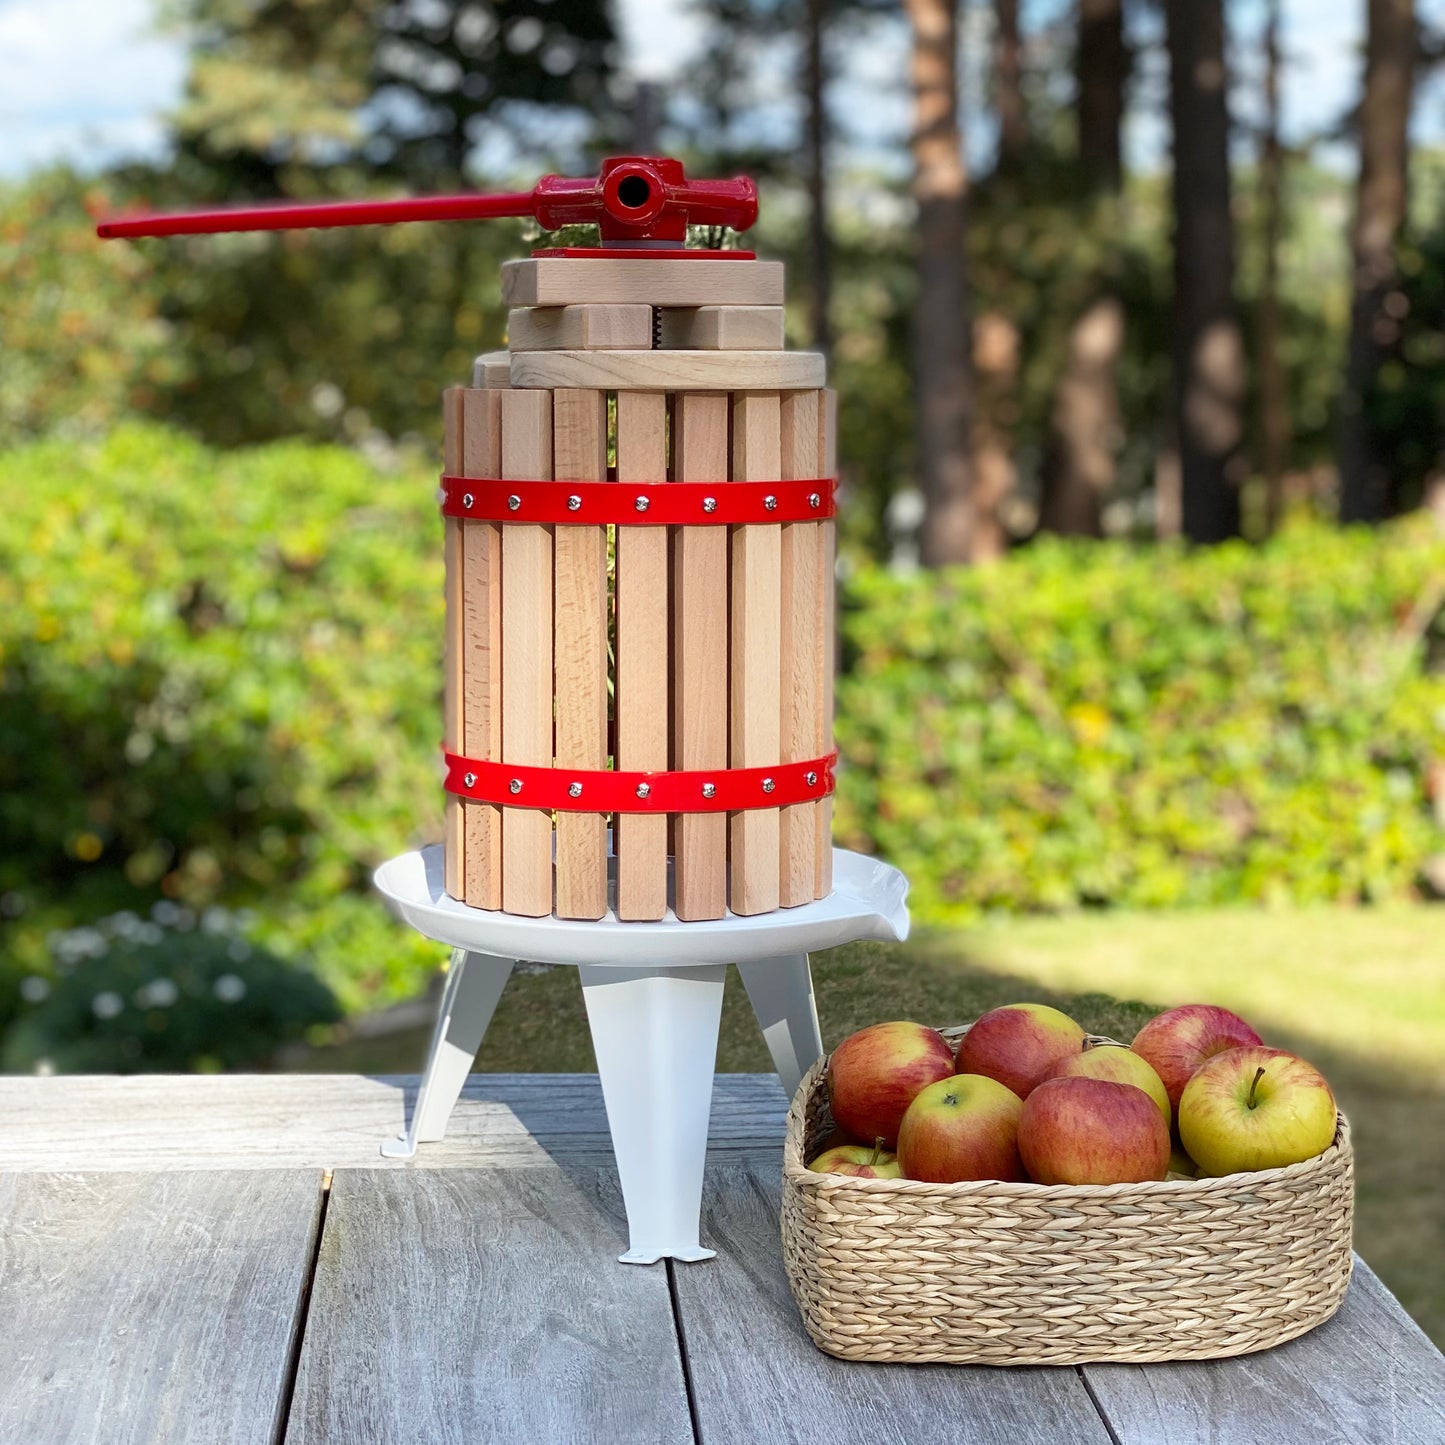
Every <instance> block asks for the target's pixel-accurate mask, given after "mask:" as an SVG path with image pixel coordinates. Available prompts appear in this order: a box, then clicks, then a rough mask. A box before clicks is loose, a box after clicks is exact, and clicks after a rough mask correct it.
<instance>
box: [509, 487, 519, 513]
mask: <svg viewBox="0 0 1445 1445" xmlns="http://www.w3.org/2000/svg"><path fill="white" fill-rule="evenodd" d="M521 509H522V499H521V498H520V497H519V496H518V495H517V494H516V493H515V492H513V493H512V495H511V496H510V497H508V498H507V510H508V511H509V512H519V511H521Z"/></svg>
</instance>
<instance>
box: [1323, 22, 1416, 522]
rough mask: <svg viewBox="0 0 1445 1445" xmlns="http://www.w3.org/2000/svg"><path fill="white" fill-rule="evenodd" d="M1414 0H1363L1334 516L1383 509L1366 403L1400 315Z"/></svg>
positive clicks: (1379, 458) (1386, 480) (1384, 476)
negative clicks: (1393, 299)
mask: <svg viewBox="0 0 1445 1445" xmlns="http://www.w3.org/2000/svg"><path fill="white" fill-rule="evenodd" d="M1416 42H1417V35H1416V26H1415V4H1414V0H1370V9H1369V35H1368V38H1367V40H1366V42H1365V87H1364V97H1363V99H1362V101H1361V103H1360V182H1359V192H1358V197H1357V200H1356V209H1355V225H1354V231H1353V234H1352V236H1351V248H1352V251H1353V256H1354V274H1353V287H1354V300H1353V304H1352V306H1351V311H1350V350H1349V359H1348V367H1347V370H1346V374H1345V389H1344V395H1343V396H1342V397H1341V399H1340V520H1341V521H1344V522H1372V521H1378V520H1379V519H1380V518H1381V517H1384V516H1387V515H1388V514H1389V512H1390V510H1391V506H1392V503H1393V500H1394V499H1393V497H1392V495H1391V493H1392V488H1391V485H1390V467H1389V456H1388V454H1387V453H1386V452H1385V451H1384V449H1383V448H1382V447H1381V445H1380V439H1379V438H1378V437H1375V436H1373V435H1372V434H1371V428H1370V422H1369V416H1368V414H1367V406H1368V402H1369V397H1370V392H1371V390H1372V389H1373V386H1374V383H1375V378H1376V377H1377V376H1378V374H1379V370H1380V366H1381V365H1382V363H1383V362H1384V361H1385V360H1386V359H1387V358H1388V357H1389V355H1390V354H1391V352H1392V351H1393V350H1394V349H1395V348H1396V346H1397V344H1398V341H1399V329H1400V328H1399V323H1398V321H1397V320H1395V319H1394V318H1392V317H1391V316H1390V315H1389V313H1388V311H1387V310H1386V309H1385V302H1386V299H1387V297H1388V296H1389V295H1390V293H1391V292H1392V291H1393V290H1394V289H1395V288H1396V286H1397V285H1398V282H1399V271H1398V265H1397V260H1396V255H1395V247H1396V244H1397V242H1398V240H1399V236H1400V229H1401V227H1402V226H1403V225H1404V222H1405V206H1406V196H1407V189H1406V183H1407V178H1408V167H1409V139H1408V129H1409V122H1410V101H1411V90H1412V81H1413V78H1414V69H1415V58H1416Z"/></svg>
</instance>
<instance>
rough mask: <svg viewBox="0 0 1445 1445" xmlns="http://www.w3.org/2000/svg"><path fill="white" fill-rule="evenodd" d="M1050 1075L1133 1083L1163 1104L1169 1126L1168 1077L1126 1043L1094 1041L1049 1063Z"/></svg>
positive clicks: (1113, 1082)
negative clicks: (1165, 1077)
mask: <svg viewBox="0 0 1445 1445" xmlns="http://www.w3.org/2000/svg"><path fill="white" fill-rule="evenodd" d="M1047 1077H1049V1078H1050V1079H1107V1080H1108V1081H1109V1082H1110V1083H1111V1084H1133V1086H1134V1087H1135V1088H1136V1089H1143V1091H1144V1092H1145V1093H1146V1094H1148V1095H1149V1097H1150V1098H1151V1099H1153V1100H1154V1102H1155V1103H1156V1104H1158V1105H1159V1112H1160V1113H1161V1114H1163V1116H1164V1127H1165V1128H1166V1129H1167V1128H1168V1127H1169V1123H1170V1121H1171V1120H1172V1119H1173V1117H1174V1115H1173V1112H1172V1111H1171V1110H1170V1108H1169V1095H1168V1094H1166V1093H1165V1092H1164V1081H1163V1080H1162V1079H1161V1078H1160V1077H1159V1075H1158V1074H1156V1073H1155V1072H1154V1070H1153V1069H1152V1068H1150V1066H1149V1065H1148V1064H1146V1063H1145V1062H1144V1060H1143V1059H1141V1058H1140V1057H1139V1055H1138V1054H1136V1053H1135V1052H1134V1051H1133V1049H1126V1048H1125V1047H1124V1045H1123V1044H1094V1045H1093V1046H1092V1047H1088V1048H1085V1050H1084V1051H1083V1053H1081V1054H1066V1055H1065V1056H1064V1057H1063V1058H1062V1059H1055V1060H1054V1062H1053V1063H1052V1064H1051V1065H1050V1066H1049V1072H1048V1075H1047Z"/></svg>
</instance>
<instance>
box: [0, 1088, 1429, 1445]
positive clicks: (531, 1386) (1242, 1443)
mask: <svg viewBox="0 0 1445 1445" xmlns="http://www.w3.org/2000/svg"><path fill="white" fill-rule="evenodd" d="M415 1088H416V1081H415V1080H414V1079H409V1078H394V1079H374V1078H353V1077H346V1078H329V1077H316V1076H302V1075H290V1076H272V1077H219V1078H128V1079H117V1078H75V1079H33V1078H10V1079H3V1080H0V1121H3V1122H0V1143H3V1150H4V1157H3V1161H0V1171H3V1172H0V1441H3V1442H7V1445H8V1442H17V1445H70V1442H74V1441H97V1442H101V1441H103V1442H106V1445H122V1442H137V1445H139V1442H144V1445H169V1442H173V1441H199V1442H206V1445H243V1442H250V1441H256V1442H262V1441H286V1442H290V1445H304V1442H321V1441H326V1442H346V1445H370V1442H393V1441H416V1442H418V1445H420V1442H427V1445H433V1442H451V1441H456V1442H466V1445H477V1442H483V1441H526V1442H528V1445H536V1442H550V1441H569V1442H570V1441H605V1442H627V1445H631V1442H634V1441H637V1442H643V1441H666V1442H691V1441H694V1440H697V1441H702V1442H707V1445H714V1442H740V1445H765V1442H770V1441H775V1440H788V1441H794V1440H796V1441H808V1442H826V1441H840V1442H842V1441H847V1442H859V1441H866V1442H882V1441H894V1442H905V1441H906V1442H920V1441H925V1440H948V1441H952V1442H965V1441H966V1442H970V1445H982V1442H993V1441H997V1442H1001V1445H1002V1442H1009V1445H1013V1442H1021V1441H1041V1442H1047V1445H1053V1442H1075V1441H1078V1442H1099V1445H1107V1442H1110V1441H1116V1442H1134V1441H1140V1442H1143V1441H1149V1442H1155V1441H1160V1442H1165V1441H1167V1442H1171V1445H1172V1442H1180V1445H1186V1442H1187V1445H1194V1442H1201V1445H1202V1442H1206V1441H1209V1442H1221V1445H1250V1442H1260V1445H1266V1442H1268V1445H1282V1442H1300V1445H1325V1442H1332V1441H1350V1442H1355V1445H1383V1442H1420V1445H1441V1442H1445V1357H1442V1356H1441V1355H1440V1354H1439V1352H1438V1351H1436V1349H1435V1348H1434V1346H1433V1345H1431V1344H1430V1342H1429V1341H1428V1340H1427V1339H1426V1337H1425V1336H1424V1335H1423V1334H1422V1333H1421V1332H1420V1330H1419V1329H1417V1328H1416V1326H1415V1325H1414V1324H1413V1323H1412V1322H1411V1321H1410V1319H1409V1318H1408V1316H1407V1315H1406V1314H1405V1313H1404V1312H1403V1311H1402V1310H1401V1308H1400V1306H1399V1305H1398V1304H1397V1303H1396V1301H1395V1299H1394V1298H1393V1296H1391V1295H1390V1293H1389V1292H1388V1291H1387V1290H1386V1289H1385V1288H1384V1287H1383V1286H1382V1285H1381V1284H1380V1282H1379V1281H1378V1280H1377V1279H1376V1278H1375V1276H1374V1275H1373V1274H1371V1272H1370V1271H1369V1269H1368V1268H1367V1267H1365V1266H1364V1265H1363V1264H1357V1265H1356V1272H1355V1279H1354V1283H1353V1284H1352V1286H1351V1289H1350V1294H1349V1298H1348V1300H1347V1302H1346V1304H1345V1306H1344V1308H1343V1310H1342V1311H1341V1312H1340V1314H1339V1315H1337V1316H1336V1318H1335V1319H1334V1320H1332V1321H1330V1322H1329V1323H1328V1324H1326V1325H1325V1326H1323V1327H1322V1328H1320V1329H1319V1330H1317V1331H1315V1332H1314V1333H1313V1334H1312V1335H1308V1336H1306V1337H1305V1338H1304V1339H1301V1340H1297V1341H1295V1342H1293V1343H1292V1344H1288V1345H1285V1346H1283V1347H1282V1348H1280V1349H1277V1350H1274V1351H1271V1352H1268V1353H1265V1354H1260V1355H1250V1356H1246V1357H1245V1358H1243V1359H1240V1360H1234V1361H1225V1362H1220V1363H1214V1364H1202V1365H1147V1366H1089V1367H1086V1368H1084V1369H1080V1370H1074V1369H1053V1370H1042V1369H1019V1370H990V1369H959V1368H948V1367H939V1366H913V1367H907V1366H880V1365H856V1364H854V1365H849V1364H843V1363H841V1362H839V1361H837V1360H832V1359H829V1358H828V1357H827V1356H825V1355H822V1354H820V1353H819V1352H818V1351H817V1350H815V1349H814V1348H813V1346H812V1345H811V1344H810V1343H809V1342H808V1339H807V1337H806V1336H805V1335H804V1334H803V1331H802V1327H801V1325H800V1324H799V1321H798V1317H797V1314H796V1312H795V1310H794V1308H793V1303H792V1299H791V1296H790V1295H789V1293H788V1287H787V1283H786V1281H785V1280H784V1277H783V1269H782V1262H781V1256H780V1250H779V1244H778V1222H777V1207H778V1173H779V1158H780V1145H781V1139H782V1128H783V1117H784V1112H785V1100H784V1097H783V1093H782V1090H781V1088H780V1087H779V1085H778V1082H777V1080H776V1078H775V1077H774V1076H771V1075H767V1076H762V1075H727V1076H722V1077H720V1078H719V1079H718V1081H717V1087H716V1092H715V1096H714V1103H713V1119H712V1135H711V1143H710V1156H709V1173H708V1190H707V1195H706V1200H705V1213H704V1225H703V1228H704V1236H705V1238H707V1239H709V1240H710V1242H711V1243H712V1245H713V1246H714V1247H715V1248H716V1249H717V1251H718V1257H717V1258H716V1259H715V1260H712V1261H710V1262H708V1263H705V1264H697V1265H674V1264H671V1263H667V1264H661V1265H657V1266H654V1267H653V1268H650V1269H636V1268H627V1267H625V1266H623V1265H620V1264H618V1263H617V1254H618V1250H619V1248H620V1247H621V1244H622V1242H623V1241H624V1240H625V1237H626V1226H625V1220H624V1216H623V1212H622V1204H621V1197H620V1195H619V1192H618V1188H617V1182H616V1174H615V1171H614V1170H613V1168H612V1167H611V1155H610V1151H609V1147H608V1136H607V1126H606V1120H605V1118H604V1115H603V1111H602V1103H601V1096H600V1093H599V1091H598V1088H597V1081H596V1079H595V1077H593V1076H590V1075H583V1076H576V1075H547V1074H534V1075H522V1076H485V1075H479V1076H475V1077H473V1079H472V1080H471V1081H470V1083H469V1085H468V1087H467V1089H466V1091H465V1094H464V1096H463V1099H462V1102H461V1103H460V1104H459V1105H458V1108H457V1112H456V1115H455V1116H454V1118H453V1122H452V1126H451V1129H450V1132H449V1135H448V1137H447V1139H446V1140H445V1142H442V1143H438V1144H434V1145H431V1146H428V1147H427V1148H426V1149H424V1150H423V1151H422V1152H421V1154H420V1155H419V1156H418V1157H417V1158H416V1159H415V1160H413V1161H409V1162H400V1161H398V1162H390V1161H385V1160H382V1159H381V1158H380V1157H379V1155H378V1153H377V1145H378V1143H379V1141H380V1140H382V1139H383V1138H388V1137H391V1136H393V1135H395V1134H397V1133H398V1132H399V1131H400V1130H401V1127H402V1125H403V1122H404V1119H405V1115H406V1112H407V1111H408V1110H409V1109H410V1106H411V1104H412V1102H413V1096H414V1093H415ZM1422 1263H1423V1264H1425V1265H1426V1266H1427V1267H1429V1268H1438V1267H1439V1262H1438V1261H1435V1260H1431V1261H1428V1262H1422Z"/></svg>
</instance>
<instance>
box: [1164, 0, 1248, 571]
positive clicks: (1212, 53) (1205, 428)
mask: <svg viewBox="0 0 1445 1445" xmlns="http://www.w3.org/2000/svg"><path fill="white" fill-rule="evenodd" d="M1167 14H1168V27H1169V102H1170V105H1169V109H1170V118H1171V121H1172V122H1173V130H1174V411H1175V423H1176V425H1177V427H1178V431H1179V466H1180V486H1181V492H1182V514H1183V516H1182V520H1183V526H1184V535H1185V536H1186V537H1188V538H1189V539H1190V541H1193V542H1221V541H1223V540H1224V539H1225V538H1227V537H1233V536H1236V535H1237V534H1238V532H1239V484H1240V480H1241V478H1240V468H1241V465H1242V462H1243V458H1242V456H1241V454H1240V442H1241V440H1242V438H1243V434H1244V345H1243V339H1242V337H1241V334H1240V327H1239V318H1238V316H1237V315H1236V312H1235V307H1234V220H1233V217H1232V215H1231V214H1230V177H1229V107H1228V102H1227V94H1226V80H1225V69H1224V6H1223V0H1167Z"/></svg>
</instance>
